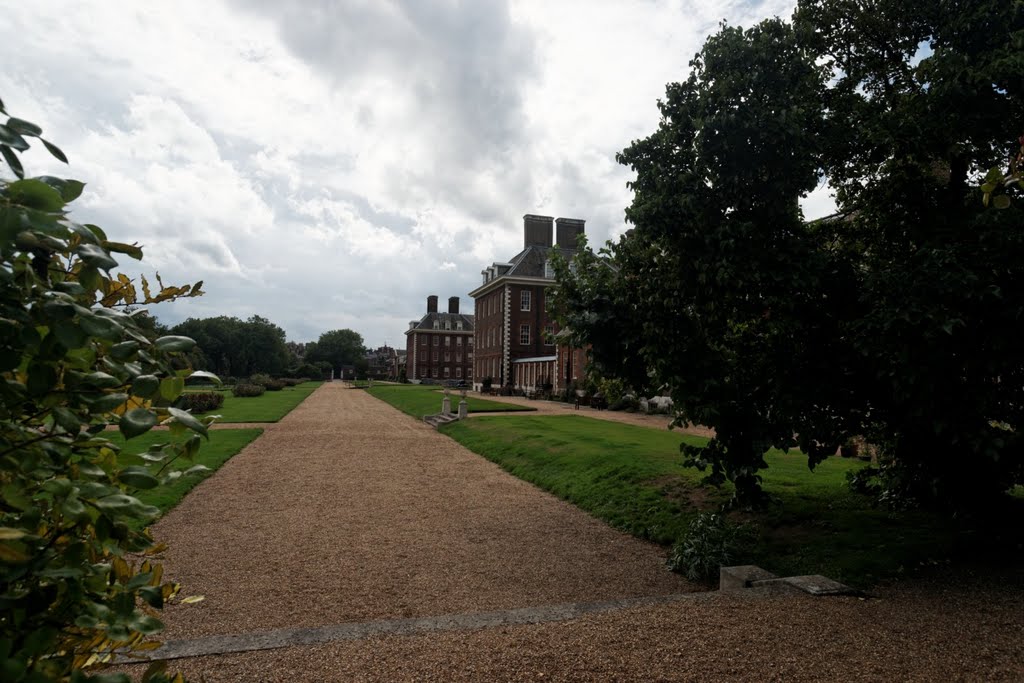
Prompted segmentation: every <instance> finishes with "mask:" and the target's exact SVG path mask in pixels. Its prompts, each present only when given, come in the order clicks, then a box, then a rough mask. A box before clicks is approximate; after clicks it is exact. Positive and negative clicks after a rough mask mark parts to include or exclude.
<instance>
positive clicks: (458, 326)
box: [455, 320, 462, 330]
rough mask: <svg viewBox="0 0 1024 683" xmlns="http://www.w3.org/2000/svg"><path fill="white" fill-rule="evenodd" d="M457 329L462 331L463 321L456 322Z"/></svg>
mask: <svg viewBox="0 0 1024 683" xmlns="http://www.w3.org/2000/svg"><path fill="white" fill-rule="evenodd" d="M455 329H457V330H461V329H462V321H461V320H456V321H455Z"/></svg>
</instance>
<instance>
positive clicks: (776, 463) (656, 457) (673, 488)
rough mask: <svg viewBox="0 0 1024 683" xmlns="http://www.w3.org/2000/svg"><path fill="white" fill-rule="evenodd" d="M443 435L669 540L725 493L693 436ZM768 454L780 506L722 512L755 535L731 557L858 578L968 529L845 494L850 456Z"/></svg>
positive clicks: (545, 431)
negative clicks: (684, 451) (693, 453)
mask: <svg viewBox="0 0 1024 683" xmlns="http://www.w3.org/2000/svg"><path fill="white" fill-rule="evenodd" d="M444 433H445V434H447V435H448V436H450V437H452V438H454V439H455V440H456V441H458V442H459V443H461V444H463V445H464V446H466V447H467V448H469V449H470V450H472V451H474V452H476V453H478V454H480V455H482V456H484V457H485V458H487V459H489V460H492V461H493V462H495V463H497V464H499V465H500V466H501V467H503V468H504V469H506V470H508V471H509V472H511V473H512V474H514V475H516V476H517V477H520V478H522V479H525V480H526V481H529V482H532V483H533V484H536V485H537V486H539V487H540V488H542V489H545V490H547V491H550V492H551V493H553V494H555V495H557V496H558V497H560V498H562V499H564V500H567V501H569V502H571V503H573V504H575V505H577V506H578V507H580V508H582V509H584V510H586V511H587V512H589V513H591V514H593V515H595V516H596V517H598V518H600V519H602V520H605V521H606V522H608V523H609V524H610V525H612V526H614V527H616V528H618V529H621V530H623V531H626V532H628V533H631V534H633V535H635V536H638V537H640V538H644V539H648V540H651V541H654V542H655V543H659V544H662V545H669V544H671V543H672V542H674V541H675V540H676V539H677V538H678V537H679V536H680V535H681V534H682V533H683V531H684V530H685V529H686V527H687V526H688V524H689V523H690V521H691V520H692V519H693V517H694V516H695V515H696V514H697V513H698V512H699V511H702V510H715V509H717V508H718V507H719V506H720V505H721V504H722V503H723V502H725V501H726V500H727V499H728V498H729V497H730V496H731V495H732V489H731V487H730V486H728V485H727V486H725V487H723V488H721V489H716V488H714V487H710V486H705V485H702V484H701V481H700V480H701V477H702V476H703V475H702V474H701V473H700V472H697V471H696V470H692V469H688V468H684V467H682V465H681V464H680V463H681V456H680V454H679V444H680V442H681V441H684V442H687V443H691V444H703V443H706V439H702V438H701V437H697V436H689V435H682V434H679V433H677V432H670V431H667V430H666V431H661V430H655V429H649V428H644V427H635V426H631V425H623V424H618V423H613V422H607V421H603V420H596V419H592V418H586V417H582V416H576V415H569V416H518V415H516V416H511V415H510V416H493V417H492V416H480V417H476V418H473V419H472V420H466V421H462V422H456V423H452V424H450V425H447V426H445V427H444ZM766 459H767V461H768V463H769V468H768V470H766V471H765V472H764V473H763V474H764V489H765V490H766V491H767V492H768V493H769V494H771V495H773V496H774V497H775V498H776V499H777V500H778V502H779V504H777V505H773V506H772V507H770V508H769V509H768V510H766V511H764V512H758V513H733V514H732V515H731V518H732V519H733V520H734V521H737V522H742V523H747V524H749V525H750V526H751V527H752V528H753V530H754V532H755V533H754V537H755V538H756V540H755V541H754V542H753V545H752V546H751V547H749V548H748V549H747V551H746V553H747V554H746V556H744V557H742V558H737V561H736V564H747V563H750V564H757V565H760V566H762V567H764V568H765V569H768V570H770V571H774V572H776V573H778V574H780V575H799V574H824V575H825V576H829V577H831V578H834V579H837V580H839V581H842V582H845V583H849V584H851V585H854V586H860V587H865V586H869V585H871V584H873V583H875V582H877V581H878V580H880V579H883V578H888V577H892V576H895V575H898V574H901V573H903V572H905V571H912V570H914V569H917V568H921V567H928V566H931V565H934V564H936V563H941V562H946V561H948V559H949V558H950V557H954V556H956V555H957V554H958V553H959V554H960V555H963V553H964V552H965V551H966V550H967V544H966V543H965V541H966V540H967V538H966V537H965V533H966V534H967V536H969V535H970V533H969V531H967V530H965V529H963V528H960V529H954V528H951V527H950V526H949V525H948V523H947V522H945V521H943V520H940V519H937V518H935V517H933V516H929V515H927V514H925V513H922V512H904V513H895V512H890V511H887V510H881V509H876V508H873V507H872V506H871V504H870V500H869V499H868V498H867V497H865V496H862V495H859V494H855V493H853V492H851V491H850V490H849V489H848V488H847V486H846V473H847V472H848V471H851V470H854V469H856V468H858V467H861V466H862V463H861V462H860V461H855V460H846V459H842V458H829V459H827V460H826V461H825V462H823V463H821V464H820V465H818V467H817V468H815V470H814V471H811V470H809V469H808V467H807V458H806V456H804V455H802V454H799V453H794V454H785V453H782V452H778V451H773V452H770V453H769V454H768V455H767V458H766Z"/></svg>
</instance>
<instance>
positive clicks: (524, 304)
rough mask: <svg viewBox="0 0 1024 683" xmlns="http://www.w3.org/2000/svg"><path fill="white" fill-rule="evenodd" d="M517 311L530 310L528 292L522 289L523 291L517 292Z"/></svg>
mask: <svg viewBox="0 0 1024 683" xmlns="http://www.w3.org/2000/svg"><path fill="white" fill-rule="evenodd" d="M519 310H520V311H528V310H530V290H528V289H524V290H523V291H521V292H519Z"/></svg>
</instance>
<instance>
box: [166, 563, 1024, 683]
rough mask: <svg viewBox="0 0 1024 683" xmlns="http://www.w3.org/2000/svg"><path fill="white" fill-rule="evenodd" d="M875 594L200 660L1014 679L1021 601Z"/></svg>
mask: <svg viewBox="0 0 1024 683" xmlns="http://www.w3.org/2000/svg"><path fill="white" fill-rule="evenodd" d="M880 596H881V598H880V599H877V598H872V599H866V600H864V599H858V598H809V597H787V598H760V599H759V598H744V597H732V596H728V595H724V594H723V595H715V596H713V597H710V598H709V599H705V600H687V601H683V602H679V603H675V604H672V605H665V606H658V607H646V608H640V609H631V610H625V611H622V612H616V613H610V614H602V615H596V616H592V617H585V618H582V619H578V620H576V621H571V622H561V623H552V624H539V625H530V626H513V627H503V628H493V629H484V630H478V631H470V632H448V633H441V634H430V635H423V636H401V637H399V636H396V637H386V638H371V639H367V640H362V641H354V642H335V643H330V644H327V645H320V646H310V647H295V648H288V649H281V650H273V651H265V652H251V653H246V654H236V655H223V656H219V657H204V658H198V659H193V660H183V661H178V662H174V663H173V664H172V666H173V668H174V669H175V670H181V671H183V672H185V673H186V674H188V675H190V676H192V677H197V678H198V676H200V675H202V676H204V677H205V680H207V681H211V682H216V681H256V680H258V681H268V682H269V681H282V682H283V681H548V680H551V681H885V682H888V681H1021V680H1024V600H1022V598H1021V592H1020V590H1019V586H1018V587H1017V590H1015V591H1014V592H1012V593H1010V594H1004V593H1003V592H1001V591H1000V590H999V588H998V586H997V585H995V584H985V583H981V584H976V585H969V586H960V587H956V588H954V589H947V588H945V587H944V585H931V586H924V587H921V586H918V585H909V586H898V587H896V588H890V589H886V590H883V591H881V592H880Z"/></svg>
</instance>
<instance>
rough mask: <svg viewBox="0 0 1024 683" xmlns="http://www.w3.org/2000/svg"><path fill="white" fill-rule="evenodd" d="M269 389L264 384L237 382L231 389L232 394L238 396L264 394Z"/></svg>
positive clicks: (245, 396)
mask: <svg viewBox="0 0 1024 683" xmlns="http://www.w3.org/2000/svg"><path fill="white" fill-rule="evenodd" d="M266 390H267V389H266V387H264V386H263V385H262V384H248V383H246V384H236V385H235V386H234V387H233V388H232V389H231V394H232V395H233V396H236V397H238V398H247V397H251V396H262V395H263V392H265V391H266Z"/></svg>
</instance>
